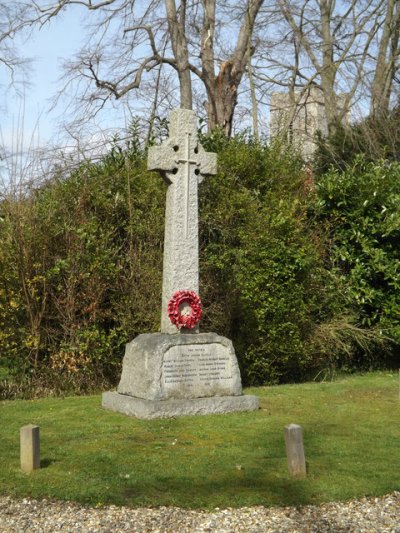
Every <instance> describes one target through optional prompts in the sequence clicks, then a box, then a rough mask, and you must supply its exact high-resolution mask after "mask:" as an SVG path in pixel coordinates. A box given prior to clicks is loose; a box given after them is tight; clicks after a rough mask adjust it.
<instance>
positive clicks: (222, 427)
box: [0, 372, 400, 508]
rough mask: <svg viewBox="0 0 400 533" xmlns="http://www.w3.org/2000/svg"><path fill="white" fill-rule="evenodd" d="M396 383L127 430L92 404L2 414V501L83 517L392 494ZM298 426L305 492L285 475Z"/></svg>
mask: <svg viewBox="0 0 400 533" xmlns="http://www.w3.org/2000/svg"><path fill="white" fill-rule="evenodd" d="M398 387H399V385H398V376H397V374H394V373H392V374H391V373H388V372H387V373H371V374H365V375H361V376H360V375H358V376H349V377H344V378H341V379H339V380H338V381H336V382H332V383H307V384H302V385H285V386H276V387H264V388H258V389H252V390H248V391H246V392H248V393H251V394H256V395H258V396H259V397H260V404H261V409H260V410H259V411H257V412H249V413H238V414H229V415H210V416H200V417H182V418H177V419H166V420H152V421H144V420H136V419H134V418H129V417H126V416H124V415H121V414H117V413H112V412H109V411H105V410H103V409H102V408H101V406H100V405H101V398H100V396H90V397H73V398H65V399H61V398H60V399H42V400H33V401H22V400H21V401H9V402H8V401H6V402H1V403H0V413H1V416H0V421H1V424H0V450H1V452H0V453H1V469H0V493H2V494H8V495H12V496H16V497H25V496H31V497H34V498H43V497H46V498H59V499H68V500H76V501H79V502H84V503H88V504H92V505H97V504H110V503H114V504H118V505H122V504H123V505H131V506H143V505H146V506H159V505H178V506H182V507H196V508H213V507H227V506H229V507H238V506H244V505H256V504H261V505H266V506H271V505H302V504H309V503H320V502H326V501H330V500H345V499H350V498H355V497H361V496H365V495H382V494H385V493H388V492H391V491H394V490H400V401H399V392H398ZM291 422H293V423H297V424H300V425H301V426H302V427H303V432H304V445H305V452H306V459H307V463H308V470H309V472H308V477H307V479H305V480H296V479H292V478H291V477H290V476H289V474H288V470H287V462H286V455H285V444H284V432H283V430H284V426H285V425H287V424H290V423H291ZM29 423H33V424H37V425H39V426H40V432H41V458H42V468H41V469H40V470H36V471H34V472H33V473H32V474H30V475H27V474H23V473H22V472H21V471H20V468H19V429H20V427H21V426H23V425H26V424H29Z"/></svg>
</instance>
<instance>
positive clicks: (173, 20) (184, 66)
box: [165, 0, 193, 109]
mask: <svg viewBox="0 0 400 533" xmlns="http://www.w3.org/2000/svg"><path fill="white" fill-rule="evenodd" d="M165 9H166V12H167V19H168V28H169V33H170V35H171V45H172V50H173V53H174V57H175V61H176V70H177V72H178V78H179V88H180V93H181V107H182V108H183V109H192V107H193V100H192V80H191V77H190V67H189V53H188V47H187V41H186V33H185V24H186V0H181V3H180V10H179V16H178V13H177V9H176V4H175V0H165Z"/></svg>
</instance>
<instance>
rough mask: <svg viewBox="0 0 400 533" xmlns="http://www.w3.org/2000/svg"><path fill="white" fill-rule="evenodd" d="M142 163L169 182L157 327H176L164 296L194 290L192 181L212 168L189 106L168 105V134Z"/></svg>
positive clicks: (196, 239) (194, 193)
mask: <svg viewBox="0 0 400 533" xmlns="http://www.w3.org/2000/svg"><path fill="white" fill-rule="evenodd" d="M147 167H148V169H149V170H157V171H159V172H161V173H162V175H163V177H164V179H165V181H166V182H167V184H168V189H167V199H166V208H165V236H164V264H163V289H162V306H161V331H162V332H163V333H176V332H177V331H178V329H177V328H176V326H174V325H173V324H172V323H171V322H170V320H169V317H168V314H167V306H168V302H169V300H170V299H171V297H172V296H173V294H174V293H175V292H176V291H178V290H190V291H194V292H196V293H197V294H198V292H199V227H198V226H199V224H198V191H197V188H198V187H197V186H198V184H199V183H201V181H202V180H203V177H204V176H206V175H209V174H216V171H217V158H216V154H213V153H209V152H205V151H204V149H203V147H202V146H201V145H200V144H199V142H198V138H197V121H196V115H195V113H194V112H193V111H190V110H188V109H175V110H174V111H172V113H171V117H170V134H169V138H168V139H167V140H166V141H165V142H164V143H163V144H162V145H161V146H153V147H151V148H150V149H149V156H148V164H147ZM195 331H196V330H195ZM197 331H198V330H197Z"/></svg>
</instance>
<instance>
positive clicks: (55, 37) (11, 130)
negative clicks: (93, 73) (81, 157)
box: [0, 10, 82, 148]
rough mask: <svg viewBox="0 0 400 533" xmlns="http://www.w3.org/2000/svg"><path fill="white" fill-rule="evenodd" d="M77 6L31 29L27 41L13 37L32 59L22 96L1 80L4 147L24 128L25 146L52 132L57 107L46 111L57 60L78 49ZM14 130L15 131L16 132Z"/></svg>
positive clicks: (58, 71)
mask: <svg viewBox="0 0 400 533" xmlns="http://www.w3.org/2000/svg"><path fill="white" fill-rule="evenodd" d="M81 13H82V12H79V10H68V11H66V13H65V14H63V16H62V17H59V18H58V17H57V18H55V19H53V20H52V22H51V24H47V25H46V26H44V27H42V28H41V29H40V31H35V32H34V34H33V35H32V37H30V38H29V39H28V40H27V41H25V40H23V39H22V38H18V39H17V40H16V45H17V48H18V50H19V51H20V53H21V55H23V56H25V57H29V58H32V59H33V62H32V65H31V66H30V67H29V72H28V82H29V86H28V87H25V88H22V89H20V90H21V91H23V92H24V96H22V97H21V96H18V95H16V93H15V90H14V89H13V88H12V87H7V86H6V85H7V80H6V81H4V79H3V80H2V81H3V85H2V87H1V90H2V92H3V98H4V100H3V105H4V107H5V112H4V113H2V118H1V123H0V127H1V134H2V137H3V142H4V144H5V145H6V146H7V147H8V148H13V147H15V146H16V144H17V142H18V141H17V136H18V135H20V131H21V129H22V130H23V131H24V143H25V146H27V145H29V144H30V143H31V139H34V141H33V143H34V145H35V146H36V144H37V143H39V144H41V145H43V144H46V143H47V142H48V141H49V140H51V139H53V138H54V137H55V136H56V132H57V116H58V115H59V114H60V109H55V110H53V111H50V108H51V99H52V97H53V96H54V95H55V94H56V92H57V87H58V84H57V80H58V79H59V78H60V76H61V73H62V70H61V61H62V59H65V58H68V57H70V56H71V55H72V54H73V53H74V51H76V50H78V49H79V45H80V43H81V36H82V26H81V22H80V19H79V16H80V14H81ZM17 132H18V133H17Z"/></svg>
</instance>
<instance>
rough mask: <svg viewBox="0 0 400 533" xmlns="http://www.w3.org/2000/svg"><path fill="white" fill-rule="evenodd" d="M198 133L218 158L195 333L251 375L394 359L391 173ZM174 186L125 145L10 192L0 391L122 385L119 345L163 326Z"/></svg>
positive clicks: (203, 209)
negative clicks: (367, 357)
mask: <svg viewBox="0 0 400 533" xmlns="http://www.w3.org/2000/svg"><path fill="white" fill-rule="evenodd" d="M202 141H203V144H204V146H205V148H206V149H207V150H212V151H216V152H217V153H218V175H217V176H213V177H208V178H206V180H205V181H204V182H203V183H202V185H201V186H200V191H199V194H200V265H201V274H200V276H201V279H200V287H201V294H200V296H201V297H202V300H203V304H204V308H205V309H204V311H205V313H204V320H203V322H202V329H203V331H215V332H217V333H220V334H223V335H226V336H228V337H230V338H232V340H233V342H234V344H235V347H236V351H237V354H238V358H239V364H240V366H241V370H242V377H243V381H244V383H245V384H262V383H272V382H282V381H299V380H302V379H305V378H308V377H310V376H316V375H317V374H318V373H319V372H321V371H328V370H329V369H332V368H335V367H337V366H338V365H342V364H344V363H345V362H346V364H347V363H349V362H350V363H351V364H353V363H354V362H356V363H357V364H358V362H359V359H355V356H357V357H359V356H360V354H364V353H368V352H371V346H375V345H379V346H380V348H379V349H380V350H381V353H382V354H386V352H387V351H388V348H385V347H384V346H385V345H384V339H385V338H386V337H390V338H393V339H395V341H396V342H397V343H398V342H399V340H400V334H399V329H398V328H399V326H398V303H399V302H398V299H399V286H398V227H399V225H398V222H399V216H400V215H399V207H398V206H399V203H398V199H399V190H398V187H399V185H398V184H399V183H400V181H399V179H398V171H399V169H398V167H397V166H396V165H386V164H381V165H375V166H368V165H363V164H361V163H360V164H358V165H357V166H355V167H354V168H353V169H351V170H348V171H347V172H345V173H343V174H341V173H339V172H334V171H332V172H330V173H328V174H327V175H326V176H323V177H322V178H321V179H319V181H318V183H317V184H316V185H314V183H313V179H312V176H310V173H309V172H307V171H305V170H304V169H303V167H302V163H301V161H300V160H299V159H298V158H297V157H296V155H293V154H291V153H290V151H288V150H287V149H282V148H281V147H279V146H265V145H259V144H255V143H253V142H251V141H248V140H245V139H243V138H240V137H239V138H234V139H230V140H228V139H226V138H225V137H224V136H223V135H221V134H220V133H219V132H214V134H212V135H211V136H207V137H204V138H203V139H202ZM165 193H166V185H165V183H164V182H163V180H162V178H161V177H160V176H159V175H158V174H157V173H150V172H148V171H147V170H146V154H145V153H144V152H143V151H142V150H141V148H140V146H139V144H138V143H137V142H132V143H131V144H130V145H129V146H127V148H126V150H121V149H120V148H114V149H113V150H112V151H111V152H110V154H108V155H107V156H105V157H104V158H103V159H102V161H101V162H100V163H96V164H83V165H82V166H81V167H80V168H78V169H76V170H74V171H71V172H69V173H66V174H65V173H61V172H60V171H57V170H55V171H54V173H53V176H52V177H51V179H49V180H48V181H47V182H46V183H45V184H44V185H42V186H41V187H38V188H37V189H35V190H31V191H30V192H29V193H27V194H26V195H24V196H19V197H16V196H15V195H14V196H12V195H8V196H7V195H6V196H5V197H4V198H3V200H2V201H1V202H0V225H1V231H0V354H1V357H0V383H2V388H1V387H0V394H2V395H3V397H11V396H12V395H16V396H17V395H19V396H21V395H23V394H26V395H31V394H32V387H33V388H34V390H35V391H36V393H57V392H66V391H67V392H68V391H69V392H74V391H75V392H85V391H89V390H93V389H96V388H97V389H98V388H100V387H108V386H111V385H115V384H116V383H117V381H118V378H119V375H120V370H121V362H122V357H123V353H124V345H125V343H126V342H128V341H130V340H131V339H132V338H134V337H135V336H136V335H137V334H139V333H144V332H154V331H157V330H158V329H159V320H160V302H161V279H162V248H163V233H164V206H165ZM385 350H386V351H385ZM382 357H383V356H382ZM1 391H2V392H1ZM24 391H25V392H24ZM38 391H39V392H38Z"/></svg>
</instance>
